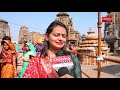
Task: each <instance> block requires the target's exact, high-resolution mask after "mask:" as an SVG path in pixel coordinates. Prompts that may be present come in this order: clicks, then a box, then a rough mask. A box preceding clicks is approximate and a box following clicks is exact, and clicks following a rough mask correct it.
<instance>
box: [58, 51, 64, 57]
mask: <svg viewBox="0 0 120 90" xmlns="http://www.w3.org/2000/svg"><path fill="white" fill-rule="evenodd" d="M56 56H64V52H63V50H59V51H57V53H56Z"/></svg>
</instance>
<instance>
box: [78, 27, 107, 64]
mask: <svg viewBox="0 0 120 90" xmlns="http://www.w3.org/2000/svg"><path fill="white" fill-rule="evenodd" d="M87 33H88V35H87V36H86V37H85V38H83V39H82V43H81V44H80V45H79V48H78V49H77V51H78V52H79V53H85V54H89V55H92V56H97V54H98V38H97V37H96V35H95V32H94V31H93V30H92V28H91V27H90V28H89V31H88V32H87ZM101 50H102V51H101V53H102V54H104V55H106V56H107V55H108V52H109V48H108V45H107V43H106V42H105V41H103V40H102V41H101ZM80 60H81V61H82V64H84V65H96V64H97V61H96V58H93V57H89V56H85V55H83V56H82V57H80ZM103 63H106V62H103Z"/></svg>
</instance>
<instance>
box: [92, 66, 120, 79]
mask: <svg viewBox="0 0 120 90" xmlns="http://www.w3.org/2000/svg"><path fill="white" fill-rule="evenodd" d="M93 70H97V68H96V69H93ZM101 72H103V73H107V74H111V75H119V77H120V64H115V65H109V66H104V67H101Z"/></svg>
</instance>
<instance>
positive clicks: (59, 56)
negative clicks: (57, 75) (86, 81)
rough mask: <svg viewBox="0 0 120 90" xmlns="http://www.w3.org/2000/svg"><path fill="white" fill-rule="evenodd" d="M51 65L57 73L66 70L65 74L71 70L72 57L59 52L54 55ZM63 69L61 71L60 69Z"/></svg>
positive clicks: (61, 51)
mask: <svg viewBox="0 0 120 90" xmlns="http://www.w3.org/2000/svg"><path fill="white" fill-rule="evenodd" d="M52 64H53V68H54V69H55V70H56V71H57V72H58V70H59V69H60V72H61V71H62V70H63V71H64V70H66V69H65V68H67V69H68V70H66V71H67V72H68V71H69V69H70V68H72V67H73V66H74V65H73V62H72V57H71V56H70V55H69V54H67V55H66V54H65V51H63V50H60V51H58V52H57V53H56V57H54V58H52ZM62 67H64V68H63V69H62V70H61V68H62Z"/></svg>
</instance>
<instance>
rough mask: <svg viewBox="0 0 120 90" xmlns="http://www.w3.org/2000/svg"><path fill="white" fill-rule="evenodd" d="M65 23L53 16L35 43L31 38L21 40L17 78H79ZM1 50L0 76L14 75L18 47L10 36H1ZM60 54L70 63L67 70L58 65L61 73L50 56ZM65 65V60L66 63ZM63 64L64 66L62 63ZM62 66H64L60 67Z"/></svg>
mask: <svg viewBox="0 0 120 90" xmlns="http://www.w3.org/2000/svg"><path fill="white" fill-rule="evenodd" d="M67 36H68V29H67V27H66V26H65V25H64V24H63V23H62V22H59V21H57V20H55V21H53V22H52V23H51V24H50V25H49V26H48V28H47V30H46V33H45V40H44V42H42V39H41V38H39V40H38V42H37V44H36V45H33V44H32V43H31V42H25V43H24V46H23V48H22V50H23V56H22V57H21V58H22V59H23V66H22V70H21V73H20V75H19V77H20V78H82V73H81V64H80V61H79V59H78V57H77V56H76V51H75V48H74V47H72V45H70V46H69V47H68V46H67V43H66V41H67ZM1 45H2V51H1V53H0V64H1V65H0V76H1V78H15V77H16V76H17V75H18V74H17V57H18V47H17V46H16V45H15V43H12V41H11V38H10V37H8V36H5V37H4V38H3V40H2V42H1ZM58 52H62V54H60V55H59V57H60V56H69V57H71V60H72V64H70V65H72V66H71V67H70V68H69V69H68V72H67V73H66V72H65V68H64V67H65V66H61V72H62V73H64V74H63V75H62V76H60V75H59V73H58V72H59V70H60V69H59V70H58V71H56V69H55V68H54V67H53V58H56V57H58ZM66 65H67V64H66ZM66 67H67V66H66ZM62 68H64V69H62Z"/></svg>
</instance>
